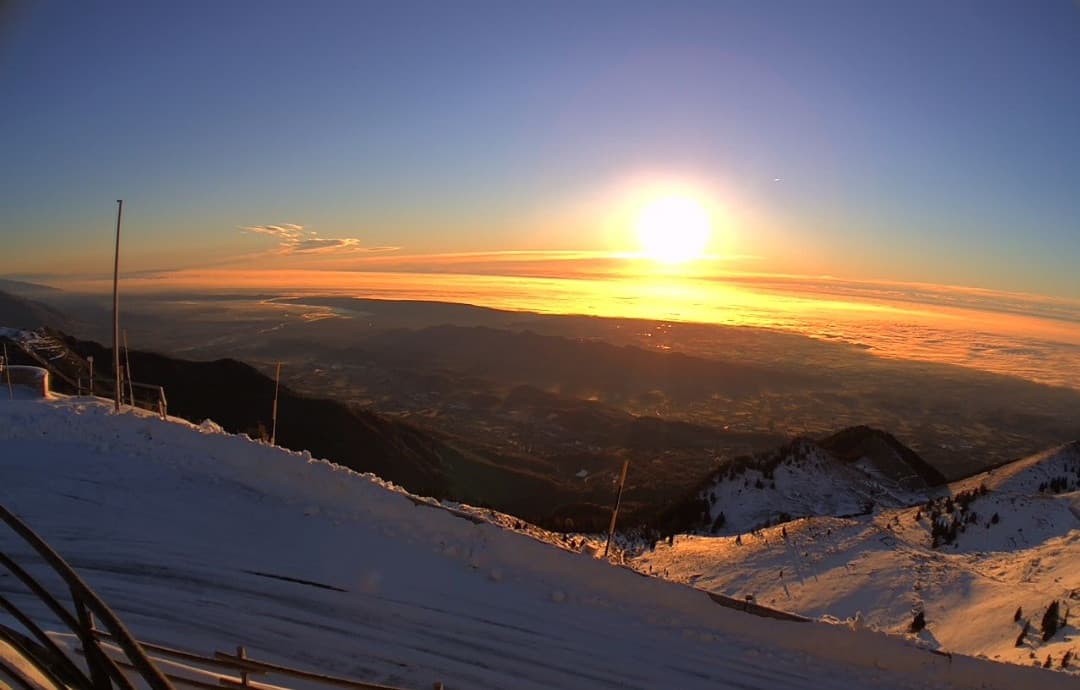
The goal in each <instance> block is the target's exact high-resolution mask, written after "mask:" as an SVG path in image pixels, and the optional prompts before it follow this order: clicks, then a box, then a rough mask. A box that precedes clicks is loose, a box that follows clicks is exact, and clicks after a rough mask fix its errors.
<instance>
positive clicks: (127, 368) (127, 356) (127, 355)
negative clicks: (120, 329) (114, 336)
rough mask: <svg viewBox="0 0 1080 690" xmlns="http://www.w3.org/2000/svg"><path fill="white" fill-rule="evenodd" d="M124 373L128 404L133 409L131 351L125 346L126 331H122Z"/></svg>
mask: <svg viewBox="0 0 1080 690" xmlns="http://www.w3.org/2000/svg"><path fill="white" fill-rule="evenodd" d="M124 373H125V374H127V384H128V403H129V404H130V405H131V406H132V407H135V387H134V385H133V384H132V383H131V350H130V349H129V348H128V344H127V329H126V328H125V329H124Z"/></svg>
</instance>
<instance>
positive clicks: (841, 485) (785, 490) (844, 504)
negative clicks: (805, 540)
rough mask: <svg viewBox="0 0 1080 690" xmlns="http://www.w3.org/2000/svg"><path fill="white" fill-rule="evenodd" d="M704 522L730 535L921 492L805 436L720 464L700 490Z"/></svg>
mask: <svg viewBox="0 0 1080 690" xmlns="http://www.w3.org/2000/svg"><path fill="white" fill-rule="evenodd" d="M699 497H700V498H701V499H702V500H703V501H704V502H706V503H707V504H708V509H707V517H706V520H705V524H704V527H705V528H706V530H707V531H709V532H711V533H712V534H724V535H734V534H742V533H746V532H751V531H754V530H756V529H759V528H761V527H767V526H770V525H773V524H779V523H782V522H787V521H789V520H792V519H794V518H799V517H810V516H822V515H832V516H850V515H858V514H862V513H868V512H870V511H871V510H872V509H873V508H874V507H875V506H884V507H890V508H895V507H898V506H902V505H910V504H912V503H914V502H916V501H918V500H919V499H920V497H921V495H920V494H919V493H915V492H912V491H910V490H909V489H907V488H905V487H904V486H903V485H902V484H901V483H900V482H898V481H896V480H894V479H891V478H889V477H888V476H886V474H885V473H884V472H882V471H881V470H880V469H879V468H878V467H877V466H875V464H874V463H872V462H870V461H868V460H865V459H860V460H858V461H856V462H852V463H845V462H843V461H841V460H840V459H838V458H837V457H835V456H834V455H832V454H831V453H830V452H829V451H827V450H825V449H824V448H822V447H821V446H819V445H818V444H816V443H815V442H813V441H810V440H808V439H795V440H794V441H792V442H791V443H790V444H788V445H786V446H784V447H783V448H781V449H780V450H778V451H775V452H774V453H771V454H768V455H764V456H761V457H756V458H753V459H750V460H746V461H742V462H738V461H737V462H736V463H733V464H732V465H731V466H730V467H728V468H724V469H721V470H720V471H719V472H717V474H716V475H715V476H714V478H713V479H712V481H711V482H710V483H709V484H707V485H706V486H705V487H704V488H703V489H702V490H701V492H700V494H699Z"/></svg>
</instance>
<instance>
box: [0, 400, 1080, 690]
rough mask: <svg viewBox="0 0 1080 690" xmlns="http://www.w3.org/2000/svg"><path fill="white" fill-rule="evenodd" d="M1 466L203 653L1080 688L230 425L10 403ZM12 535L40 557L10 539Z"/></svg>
mask: <svg viewBox="0 0 1080 690" xmlns="http://www.w3.org/2000/svg"><path fill="white" fill-rule="evenodd" d="M0 478H2V481H0V501H2V502H3V503H4V505H6V506H7V507H9V508H10V509H12V510H14V511H15V512H16V513H18V514H19V515H20V516H21V517H22V518H23V519H24V520H26V521H27V522H28V523H29V524H30V525H31V526H33V527H34V528H35V529H36V530H38V531H39V533H41V534H42V535H43V536H44V537H45V538H46V539H47V540H49V541H50V543H51V544H52V545H53V546H54V547H55V548H56V549H57V550H58V551H59V552H60V553H61V554H62V555H64V556H65V557H66V558H67V559H68V560H69V561H70V562H71V563H72V565H73V566H74V567H75V568H76V569H77V570H78V571H79V572H80V574H82V575H83V577H84V578H85V579H86V580H87V582H88V583H89V584H90V585H91V586H92V587H94V588H95V589H96V590H97V591H98V593H99V594H100V595H101V596H102V597H103V598H104V599H105V600H106V601H107V602H108V603H109V604H110V605H111V606H112V607H113V608H114V609H115V610H116V611H117V613H118V614H119V615H120V617H121V618H122V619H123V620H124V621H125V623H127V625H128V626H129V628H130V629H131V630H132V632H133V633H135V634H136V636H138V637H139V638H140V639H144V640H147V641H152V642H158V643H162V644H167V645H170V646H174V647H182V648H186V649H190V650H193V651H200V652H210V651H212V650H215V649H221V650H231V649H233V648H234V647H235V645H237V644H243V645H245V646H246V647H247V650H248V653H249V654H251V655H252V656H254V657H258V658H264V659H267V660H271V661H276V662H281V663H286V664H289V665H293V666H299V667H302V668H316V669H321V670H323V671H325V672H328V673H334V674H338V675H346V676H351V677H355V678H358V679H362V680H368V681H373V682H381V683H387V684H395V685H401V686H404V687H416V688H428V687H431V684H432V683H433V682H435V681H442V682H444V683H445V684H446V687H447V688H462V689H464V688H493V689H494V688H522V689H531V688H536V689H540V688H544V689H548V688H681V689H687V690H690V689H694V688H743V689H752V688H820V687H831V688H1003V689H1004V688H1018V687H1039V688H1059V687H1060V688H1065V687H1072V686H1073V684H1074V682H1075V679H1073V678H1069V677H1068V676H1065V675H1063V674H1056V673H1052V672H1048V671H1043V670H1041V669H1032V668H1026V667H1020V666H1012V665H1004V664H997V663H992V662H989V661H985V660H980V659H974V658H968V657H961V656H953V657H952V658H951V659H950V658H948V657H946V656H942V655H937V654H932V653H930V652H928V651H926V650H925V649H921V648H919V647H918V646H916V643H915V642H914V641H912V640H904V639H900V638H897V637H890V636H887V635H884V634H882V633H877V632H872V631H868V630H862V629H852V627H851V626H847V625H831V624H826V623H816V622H815V623H796V622H785V621H778V620H771V619H765V618H760V617H756V616H752V615H749V614H746V613H743V612H739V611H734V610H730V609H727V608H723V607H720V606H718V605H716V604H714V603H713V602H712V601H711V600H710V599H709V598H708V597H707V596H706V595H705V594H704V593H703V592H701V591H699V590H695V589H692V588H690V587H688V586H686V585H683V584H678V583H673V582H668V581H663V580H661V579H657V578H649V577H643V576H641V575H640V574H638V573H635V572H633V571H632V570H630V569H628V568H622V567H616V566H612V565H609V564H608V563H606V562H603V561H600V560H598V559H596V558H595V557H593V556H592V555H590V552H586V553H577V552H574V551H571V550H568V549H564V548H559V546H558V545H556V544H553V543H548V542H547V541H545V540H543V539H538V538H536V537H535V536H533V535H529V534H522V533H519V532H515V531H513V530H509V529H506V528H505V527H503V526H500V525H499V524H494V523H492V522H488V521H476V520H468V519H463V518H462V517H460V516H458V515H455V514H452V513H450V512H447V511H445V510H443V509H442V508H440V507H438V506H434V505H431V504H428V503H424V502H423V501H419V503H420V505H418V504H417V503H418V501H417V499H415V498H414V497H409V496H408V495H407V494H405V493H404V492H403V491H401V490H400V489H398V488H395V487H393V486H390V485H387V484H385V483H383V482H381V481H380V480H378V479H377V478H375V477H372V476H370V475H360V474H357V473H354V472H351V471H349V470H346V469H344V468H341V467H338V466H335V465H332V464H330V463H327V462H323V461H318V460H313V459H311V458H310V457H309V456H308V455H306V454H302V453H293V452H289V451H285V450H282V449H278V448H272V447H268V446H266V445H262V444H257V443H254V442H252V441H250V440H248V439H247V438H246V437H243V436H233V435H228V434H225V433H222V432H221V430H220V429H219V428H217V427H216V425H213V424H212V423H204V424H202V425H200V426H194V425H191V424H187V423H184V422H181V421H178V420H172V421H167V422H166V421H162V420H159V419H157V418H154V417H152V416H149V415H143V414H139V413H134V412H127V413H124V414H121V415H114V414H113V413H112V412H111V411H110V409H109V407H108V406H107V405H104V404H101V403H100V402H94V401H86V400H76V399H67V398H60V399H55V400H50V401H42V400H15V401H8V400H6V399H0ZM475 514H482V513H480V512H478V511H474V515H475ZM497 517H498V521H501V522H503V523H504V524H505V523H507V522H510V521H508V520H507V519H506V518H504V517H502V516H497ZM536 534H540V533H539V532H537V533H536ZM0 548H3V549H4V550H5V551H6V552H9V553H12V554H13V555H14V556H15V558H16V559H17V560H22V559H30V558H31V555H30V553H29V550H28V547H24V545H23V544H22V542H19V541H17V540H16V539H14V538H13V537H12V536H11V535H9V534H7V533H2V534H0ZM278 578H292V580H293V581H287V580H282V579H278ZM296 580H302V581H306V583H304V582H297V581H296ZM0 591H3V593H4V594H5V596H9V597H11V598H13V599H14V600H15V601H16V602H17V603H19V604H22V605H28V606H29V602H30V599H29V598H28V597H26V596H25V595H24V594H23V593H22V592H21V590H20V589H19V588H18V587H17V586H16V584H15V583H14V582H13V578H10V577H0ZM40 617H41V619H42V620H46V621H47V620H49V618H48V616H47V614H46V613H45V612H44V611H41V612H40Z"/></svg>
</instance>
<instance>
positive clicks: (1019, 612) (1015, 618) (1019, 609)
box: [1013, 606, 1024, 623]
mask: <svg viewBox="0 0 1080 690" xmlns="http://www.w3.org/2000/svg"><path fill="white" fill-rule="evenodd" d="M1022 615H1024V609H1023V607H1021V606H1017V607H1016V613H1014V614H1013V622H1014V623H1016V622H1017V621H1019V620H1020V616H1022Z"/></svg>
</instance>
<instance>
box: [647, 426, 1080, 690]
mask: <svg viewBox="0 0 1080 690" xmlns="http://www.w3.org/2000/svg"><path fill="white" fill-rule="evenodd" d="M1078 449H1080V446H1078V444H1076V443H1072V444H1068V445H1066V446H1062V447H1059V448H1056V449H1053V450H1050V451H1047V452H1045V453H1039V454H1036V455H1033V456H1031V457H1029V458H1025V459H1022V460H1018V461H1016V462H1014V463H1010V464H1008V465H1005V466H1002V467H999V468H997V469H995V470H993V471H991V472H988V473H984V474H981V475H976V476H974V477H971V478H968V479H966V480H962V481H959V482H955V483H953V484H951V485H949V486H948V487H943V488H941V489H938V490H935V491H934V492H933V496H932V497H931V498H928V499H926V500H924V501H922V502H919V503H918V504H915V505H911V506H908V507H896V508H887V507H881V506H880V505H879V506H878V507H877V509H876V510H875V511H874V512H873V514H867V515H860V516H852V517H847V518H841V517H835V511H834V512H833V515H829V514H828V513H824V512H822V513H818V514H816V515H812V516H810V517H806V518H805V519H797V520H793V521H790V522H786V523H785V524H782V525H777V526H774V527H771V528H767V529H762V530H758V531H757V532H754V533H742V534H739V535H736V536H728V537H693V536H683V537H679V538H677V539H675V540H674V544H673V545H671V546H669V545H667V544H660V545H659V546H657V548H656V549H655V551H652V552H648V553H643V554H642V555H641V556H640V557H639V558H637V559H636V560H635V567H637V568H639V569H640V570H642V571H643V572H646V573H653V574H660V575H662V576H665V577H668V578H671V579H674V580H677V581H684V582H691V583H695V584H697V585H698V586H701V587H704V588H706V589H709V590H710V591H716V592H721V593H724V594H729V595H733V596H745V595H748V594H749V595H753V596H755V597H756V598H757V600H758V601H760V602H763V603H767V604H770V605H774V606H779V607H782V608H786V609H789V610H792V611H796V612H799V613H802V614H804V615H808V616H812V617H832V618H837V619H858V620H859V621H860V624H861V625H867V626H870V627H873V628H876V629H880V630H885V631H889V632H892V633H896V634H907V633H908V632H909V629H910V627H911V625H912V623H913V621H914V620H915V615H916V614H917V613H919V612H922V613H923V618H924V620H925V622H926V627H925V629H923V630H921V631H918V636H919V637H920V638H922V639H923V640H924V641H926V642H927V643H928V644H932V645H935V646H937V647H938V648H940V649H943V650H948V651H952V652H961V653H965V654H973V655H985V656H987V657H990V658H994V659H1000V660H1003V661H1010V662H1013V663H1021V664H1040V665H1042V664H1046V663H1047V659H1049V660H1050V661H1049V663H1050V665H1051V666H1052V667H1054V668H1055V669H1058V670H1069V671H1072V672H1078V671H1080V667H1078V665H1077V664H1076V663H1073V662H1072V658H1073V657H1074V656H1075V654H1076V647H1077V640H1076V638H1077V634H1078V632H1080V630H1078V628H1077V627H1076V624H1075V622H1074V621H1073V620H1072V619H1071V618H1070V616H1069V611H1070V609H1071V607H1072V606H1075V605H1080V569H1078V568H1077V564H1080V491H1077V481H1078V478H1080V452H1078ZM833 481H835V479H834V480H833ZM747 500H752V499H749V498H748V499H747ZM728 533H729V534H730V532H728ZM1052 602H1058V603H1057V607H1058V609H1059V615H1058V617H1057V621H1058V622H1059V623H1061V625H1060V629H1059V630H1057V631H1056V632H1053V633H1051V634H1049V635H1048V636H1047V637H1046V639H1043V620H1044V617H1047V616H1048V614H1047V609H1048V608H1050V606H1051V604H1052ZM1014 618H1015V620H1014ZM1050 618H1053V617H1052V616H1050ZM1025 624H1028V625H1029V627H1028V630H1027V632H1026V633H1025V632H1024V626H1025Z"/></svg>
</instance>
